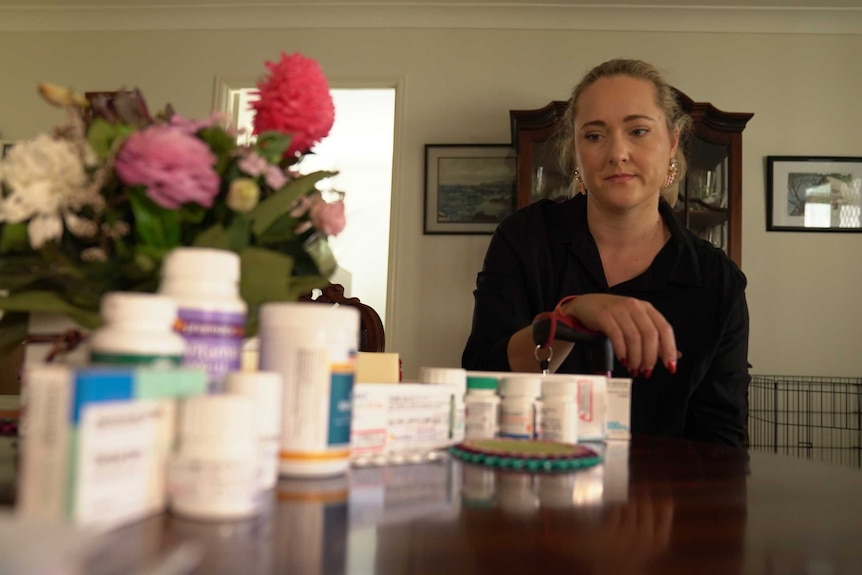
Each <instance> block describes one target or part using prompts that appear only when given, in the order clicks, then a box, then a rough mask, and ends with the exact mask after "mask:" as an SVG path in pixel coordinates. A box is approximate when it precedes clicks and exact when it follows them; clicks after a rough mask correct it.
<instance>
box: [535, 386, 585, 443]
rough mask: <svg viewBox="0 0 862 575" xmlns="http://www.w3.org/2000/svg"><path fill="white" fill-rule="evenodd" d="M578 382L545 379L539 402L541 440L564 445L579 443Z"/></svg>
mask: <svg viewBox="0 0 862 575" xmlns="http://www.w3.org/2000/svg"><path fill="white" fill-rule="evenodd" d="M577 393H578V382H577V380H574V379H545V380H543V381H542V398H541V401H540V402H539V421H540V425H539V438H540V439H545V440H548V441H561V442H563V443H577V442H578V402H577V399H576V396H577Z"/></svg>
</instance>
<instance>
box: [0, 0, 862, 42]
mask: <svg viewBox="0 0 862 575" xmlns="http://www.w3.org/2000/svg"><path fill="white" fill-rule="evenodd" d="M290 28H449V29H469V28H472V29H519V30H594V31H645V32H695V33H702V32H719V33H753V34H772V33H774V34H854V35H855V34H862V8H813V7H804V8H803V7H799V8H794V7H782V8H778V7H740V6H732V7H731V6H709V7H707V6H704V7H694V6H685V7H680V6H632V5H625V6H623V5H606V6H599V5H571V4H567V5H566V4H559V3H557V4H554V3H545V4H529V3H527V2H524V1H521V2H496V3H494V4H481V3H469V4H458V3H455V2H452V1H450V2H434V1H432V2H420V3H413V2H406V1H402V2H388V3H387V2H365V1H358V2H344V1H341V2H335V1H329V0H321V1H320V2H292V3H290V4H279V3H271V4H248V5H245V6H242V5H234V4H207V5H192V4H185V5H183V4H179V5H170V4H164V5H152V4H150V5H147V4H143V3H142V4H137V5H130V6H129V5H127V6H96V5H89V6H54V5H41V6H39V5H37V6H8V5H7V6H3V5H0V30H2V31H6V32H48V31H80V32H84V31H133V30H144V31H147V30H150V31H152V30H243V29H290Z"/></svg>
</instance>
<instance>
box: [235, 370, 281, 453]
mask: <svg viewBox="0 0 862 575" xmlns="http://www.w3.org/2000/svg"><path fill="white" fill-rule="evenodd" d="M225 391H226V392H228V393H237V394H240V395H245V396H247V397H249V398H251V399H252V401H254V419H255V421H256V423H257V434H258V437H261V438H268V437H273V436H275V437H278V436H279V435H280V434H281V411H282V400H281V397H282V393H283V391H282V379H281V374H280V373H277V372H274V371H232V372H230V373H228V374H227V379H225Z"/></svg>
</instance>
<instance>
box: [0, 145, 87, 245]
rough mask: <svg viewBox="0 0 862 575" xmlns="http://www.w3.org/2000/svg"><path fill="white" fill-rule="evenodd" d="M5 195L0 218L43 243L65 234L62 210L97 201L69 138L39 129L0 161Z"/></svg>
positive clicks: (0, 203) (65, 211) (0, 220)
mask: <svg viewBox="0 0 862 575" xmlns="http://www.w3.org/2000/svg"><path fill="white" fill-rule="evenodd" d="M0 181H2V183H3V185H4V188H5V190H6V195H5V197H3V199H2V200H0V222H9V223H18V222H23V221H26V220H28V219H31V218H32V221H31V222H30V224H29V225H28V227H27V230H28V233H29V236H30V244H31V245H32V246H33V247H34V248H37V249H38V248H39V247H41V246H42V245H43V244H44V243H45V242H46V241H48V240H50V239H53V238H56V237H59V236H60V235H62V233H63V222H62V219H61V215H63V214H65V213H67V212H68V211H69V210H74V209H79V208H80V207H81V206H83V205H85V204H96V203H98V202H99V201H100V200H101V197H100V196H98V191H97V190H95V189H93V187H92V186H91V185H90V182H89V180H88V178H87V174H86V172H85V170H84V166H83V164H82V161H81V157H80V155H79V153H78V148H77V147H76V146H75V145H74V144H73V143H72V142H69V141H67V140H57V139H54V138H52V137H51V136H49V135H46V134H42V135H39V136H37V137H35V138H33V139H32V140H28V141H26V142H21V143H19V144H16V145H15V146H14V147H13V148H12V149H11V150H10V151H9V154H8V156H7V157H6V159H4V160H3V162H2V164H0Z"/></svg>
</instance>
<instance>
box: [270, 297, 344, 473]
mask: <svg viewBox="0 0 862 575" xmlns="http://www.w3.org/2000/svg"><path fill="white" fill-rule="evenodd" d="M258 335H259V338H260V369H261V371H274V372H276V373H279V374H281V377H282V382H283V388H282V390H283V399H282V406H283V408H282V425H281V449H280V452H279V473H280V474H281V475H283V476H287V477H314V476H326V475H337V474H341V473H345V472H346V471H347V468H348V467H349V465H350V424H351V421H352V416H353V378H354V374H355V371H356V351H357V348H358V344H359V310H357V309H356V308H353V307H347V306H339V307H331V306H326V305H323V304H319V303H303V302H300V303H281V302H279V303H267V304H264V305H263V306H261V309H260V329H259V334H258Z"/></svg>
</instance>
